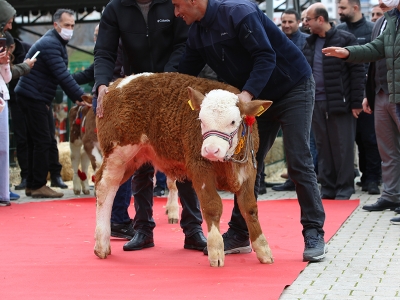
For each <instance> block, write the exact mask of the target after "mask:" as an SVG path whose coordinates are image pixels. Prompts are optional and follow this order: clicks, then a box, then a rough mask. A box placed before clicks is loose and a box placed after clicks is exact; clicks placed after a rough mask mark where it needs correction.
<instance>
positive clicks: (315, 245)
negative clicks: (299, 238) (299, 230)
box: [303, 229, 328, 262]
mask: <svg viewBox="0 0 400 300" xmlns="http://www.w3.org/2000/svg"><path fill="white" fill-rule="evenodd" d="M304 244H305V246H304V252H303V261H310V262H317V261H321V260H323V259H324V258H325V254H326V253H327V252H328V247H327V246H326V244H325V241H324V237H323V236H321V235H320V234H319V233H318V232H317V230H316V229H312V230H309V231H307V232H306V234H305V237H304Z"/></svg>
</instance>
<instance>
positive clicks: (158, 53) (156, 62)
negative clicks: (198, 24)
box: [94, 0, 188, 90]
mask: <svg viewBox="0 0 400 300" xmlns="http://www.w3.org/2000/svg"><path fill="white" fill-rule="evenodd" d="M187 30H188V26H187V25H186V24H185V22H184V21H183V20H182V19H180V18H177V17H175V14H174V6H173V5H172V2H171V0H153V1H152V3H151V5H150V9H149V13H148V17H147V24H146V22H145V20H144V18H143V15H142V12H141V10H140V8H139V6H138V5H137V3H136V1H135V0H113V1H110V2H109V3H108V4H107V6H106V7H105V9H104V12H103V15H102V17H101V20H100V26H99V35H98V38H97V41H96V46H95V49H94V55H95V57H94V65H95V81H96V84H95V88H96V90H97V88H98V86H99V85H102V84H104V85H108V84H109V83H110V81H112V79H113V70H114V65H115V61H116V59H117V50H118V44H119V39H120V38H121V41H122V45H123V53H124V55H123V68H124V73H125V75H131V74H137V73H143V72H164V71H165V72H176V71H177V69H178V64H179V61H180V58H181V56H182V54H183V52H184V50H185V42H186V39H187Z"/></svg>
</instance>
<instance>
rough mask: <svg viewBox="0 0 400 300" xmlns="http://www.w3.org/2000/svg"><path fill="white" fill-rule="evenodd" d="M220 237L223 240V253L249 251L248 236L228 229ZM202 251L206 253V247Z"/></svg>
mask: <svg viewBox="0 0 400 300" xmlns="http://www.w3.org/2000/svg"><path fill="white" fill-rule="evenodd" d="M222 238H223V240H224V252H225V255H226V254H239V253H250V252H251V247H250V241H249V238H247V237H243V236H241V235H238V234H236V233H235V232H234V231H233V230H230V229H228V231H227V232H225V233H224V234H223V235H222ZM203 253H204V255H208V249H207V247H205V248H204V250H203Z"/></svg>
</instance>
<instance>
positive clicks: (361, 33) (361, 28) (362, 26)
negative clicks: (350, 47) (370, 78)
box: [336, 14, 374, 72]
mask: <svg viewBox="0 0 400 300" xmlns="http://www.w3.org/2000/svg"><path fill="white" fill-rule="evenodd" d="M373 27H374V23H372V22H370V21H367V20H366V19H365V17H364V14H363V17H362V18H361V19H360V20H358V21H357V22H354V23H350V22H348V23H347V22H345V23H341V24H339V25H337V27H336V28H337V29H341V30H344V31H347V32H350V33H352V34H354V35H355V37H356V38H357V42H358V44H359V45H365V44H366V43H369V42H370V41H371V33H372V28H373ZM368 65H369V64H368V63H366V64H364V67H365V72H367V70H368Z"/></svg>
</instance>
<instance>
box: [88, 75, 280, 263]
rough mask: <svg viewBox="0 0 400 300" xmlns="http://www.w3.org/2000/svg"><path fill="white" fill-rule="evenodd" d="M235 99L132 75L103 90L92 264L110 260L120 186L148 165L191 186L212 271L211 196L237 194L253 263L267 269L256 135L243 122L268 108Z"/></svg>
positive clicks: (229, 92)
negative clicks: (257, 195)
mask: <svg viewBox="0 0 400 300" xmlns="http://www.w3.org/2000/svg"><path fill="white" fill-rule="evenodd" d="M237 93H239V91H238V90H237V89H236V88H234V87H232V86H229V85H226V84H223V83H220V82H216V81H211V80H207V79H201V78H196V77H192V76H188V75H183V74H178V73H158V74H151V73H143V74H137V75H132V76H129V77H126V78H124V79H120V80H117V81H116V82H114V83H113V84H111V85H110V86H109V93H108V94H107V95H106V96H105V97H104V99H103V108H104V116H103V118H97V128H98V139H99V142H100V146H101V149H102V153H103V163H102V165H101V167H100V169H99V170H98V171H97V173H96V196H97V211H96V230H95V247H94V252H95V254H96V255H97V256H98V257H100V258H106V257H107V255H109V254H110V253H111V246H110V214H111V208H112V203H113V200H114V196H115V193H116V191H117V190H118V187H119V186H120V184H122V183H123V182H124V181H125V180H127V178H129V176H131V175H132V174H133V172H135V171H136V170H137V169H138V167H140V166H141V165H142V164H143V163H145V162H149V161H151V162H152V163H153V165H154V166H155V167H156V168H157V169H159V170H160V171H162V172H164V173H165V174H166V175H167V176H169V177H170V178H176V179H177V180H182V179H184V178H188V179H190V180H192V182H193V187H194V189H195V191H196V193H197V196H198V198H199V200H200V205H201V210H202V214H203V218H204V220H205V222H206V223H207V228H208V238H207V247H208V259H209V262H210V265H211V266H223V265H224V259H225V255H224V245H223V239H222V236H221V233H220V229H219V228H220V227H219V226H220V218H221V214H222V201H221V198H220V196H219V195H218V193H217V189H220V190H226V191H230V192H233V193H235V194H236V196H237V200H238V205H239V208H240V211H241V212H242V215H243V217H244V219H245V220H246V224H247V227H248V229H249V233H250V240H251V243H252V247H253V250H254V251H255V252H256V254H257V258H258V259H259V261H260V262H262V263H272V262H273V258H272V254H271V250H270V248H269V245H268V242H267V240H266V239H265V236H264V234H263V233H262V230H261V227H260V223H259V221H258V208H257V202H256V199H255V196H254V182H255V178H256V168H255V164H256V161H255V154H254V153H255V152H256V151H257V149H258V133H257V129H256V127H255V126H253V128H252V127H251V125H250V126H249V125H247V124H246V122H245V120H247V118H248V117H249V116H255V115H256V114H258V113H259V112H260V111H263V110H265V109H267V108H268V107H269V106H270V105H271V101H261V100H254V101H251V102H249V103H242V102H241V101H239V99H238V97H237V95H236V94H237ZM204 94H205V96H204ZM189 99H190V102H191V105H190V106H189V104H188V100H189ZM191 107H192V108H193V109H192V108H191ZM246 116H247V117H246ZM235 152H236V154H235Z"/></svg>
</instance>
